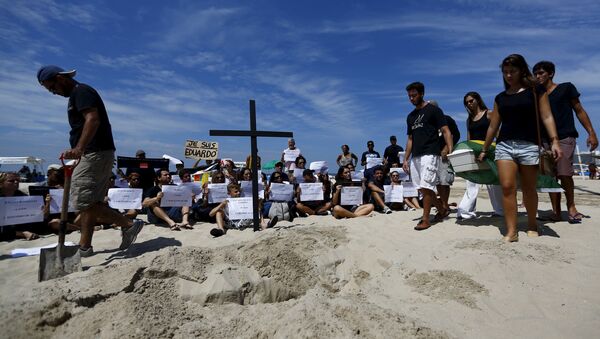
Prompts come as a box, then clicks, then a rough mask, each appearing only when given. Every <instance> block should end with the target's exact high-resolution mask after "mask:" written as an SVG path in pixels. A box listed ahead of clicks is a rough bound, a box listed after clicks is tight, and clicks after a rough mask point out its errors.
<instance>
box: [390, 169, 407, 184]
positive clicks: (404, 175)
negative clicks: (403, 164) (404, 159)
mask: <svg viewBox="0 0 600 339" xmlns="http://www.w3.org/2000/svg"><path fill="white" fill-rule="evenodd" d="M392 172H398V174H400V181H409V180H410V177H409V176H408V173H406V172H404V169H403V168H400V167H392V168H390V176H391V175H392Z"/></svg>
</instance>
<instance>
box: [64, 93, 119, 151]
mask: <svg viewBox="0 0 600 339" xmlns="http://www.w3.org/2000/svg"><path fill="white" fill-rule="evenodd" d="M89 108H96V110H97V111H98V117H99V119H100V126H98V130H97V131H96V134H95V135H94V137H93V138H92V139H91V140H90V142H89V144H87V146H86V147H85V153H88V152H98V151H107V150H115V143H114V141H113V135H112V129H111V127H110V122H109V121H108V114H107V113H106V108H104V102H102V99H101V98H100V95H99V94H98V92H96V90H94V89H93V88H91V87H90V86H88V85H86V84H80V83H77V85H76V86H75V88H73V91H72V92H71V95H70V97H69V107H68V108H67V113H68V115H69V125H70V126H71V132H70V137H69V142H70V143H71V148H75V146H77V142H79V138H81V133H82V131H83V125H84V123H85V117H84V116H83V114H81V111H82V110H85V109H89Z"/></svg>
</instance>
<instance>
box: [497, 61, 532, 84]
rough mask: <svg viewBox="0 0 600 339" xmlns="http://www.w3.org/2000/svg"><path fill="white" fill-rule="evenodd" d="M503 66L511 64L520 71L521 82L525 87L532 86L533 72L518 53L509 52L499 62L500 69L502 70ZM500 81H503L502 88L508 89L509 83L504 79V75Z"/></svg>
mask: <svg viewBox="0 0 600 339" xmlns="http://www.w3.org/2000/svg"><path fill="white" fill-rule="evenodd" d="M504 66H513V67H516V68H518V69H519V73H521V83H522V84H523V85H524V86H525V87H534V86H535V84H536V82H535V79H534V78H533V74H531V71H530V70H529V65H527V61H525V58H524V57H523V56H522V55H520V54H511V55H509V56H507V57H506V58H504V60H502V63H501V64H500V70H501V71H502V70H503V68H504ZM502 82H504V89H508V88H509V87H510V85H509V84H508V83H507V82H506V80H504V75H503V76H502Z"/></svg>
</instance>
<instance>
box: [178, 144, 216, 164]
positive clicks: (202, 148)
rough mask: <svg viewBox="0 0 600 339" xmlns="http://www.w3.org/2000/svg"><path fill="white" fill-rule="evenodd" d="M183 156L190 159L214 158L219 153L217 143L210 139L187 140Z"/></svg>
mask: <svg viewBox="0 0 600 339" xmlns="http://www.w3.org/2000/svg"><path fill="white" fill-rule="evenodd" d="M184 154H185V157H186V158H190V159H206V160H215V159H217V157H218V155H219V143H217V142H211V141H198V140H187V141H186V142H185V151H184Z"/></svg>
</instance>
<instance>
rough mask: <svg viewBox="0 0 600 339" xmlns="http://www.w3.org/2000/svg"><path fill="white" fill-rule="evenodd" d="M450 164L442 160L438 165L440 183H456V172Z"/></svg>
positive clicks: (447, 184) (444, 184)
mask: <svg viewBox="0 0 600 339" xmlns="http://www.w3.org/2000/svg"><path fill="white" fill-rule="evenodd" d="M448 165H449V162H448V161H440V166H439V167H438V177H439V178H440V182H439V185H443V186H450V185H452V184H453V183H454V172H452V170H451V169H450V166H448Z"/></svg>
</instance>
